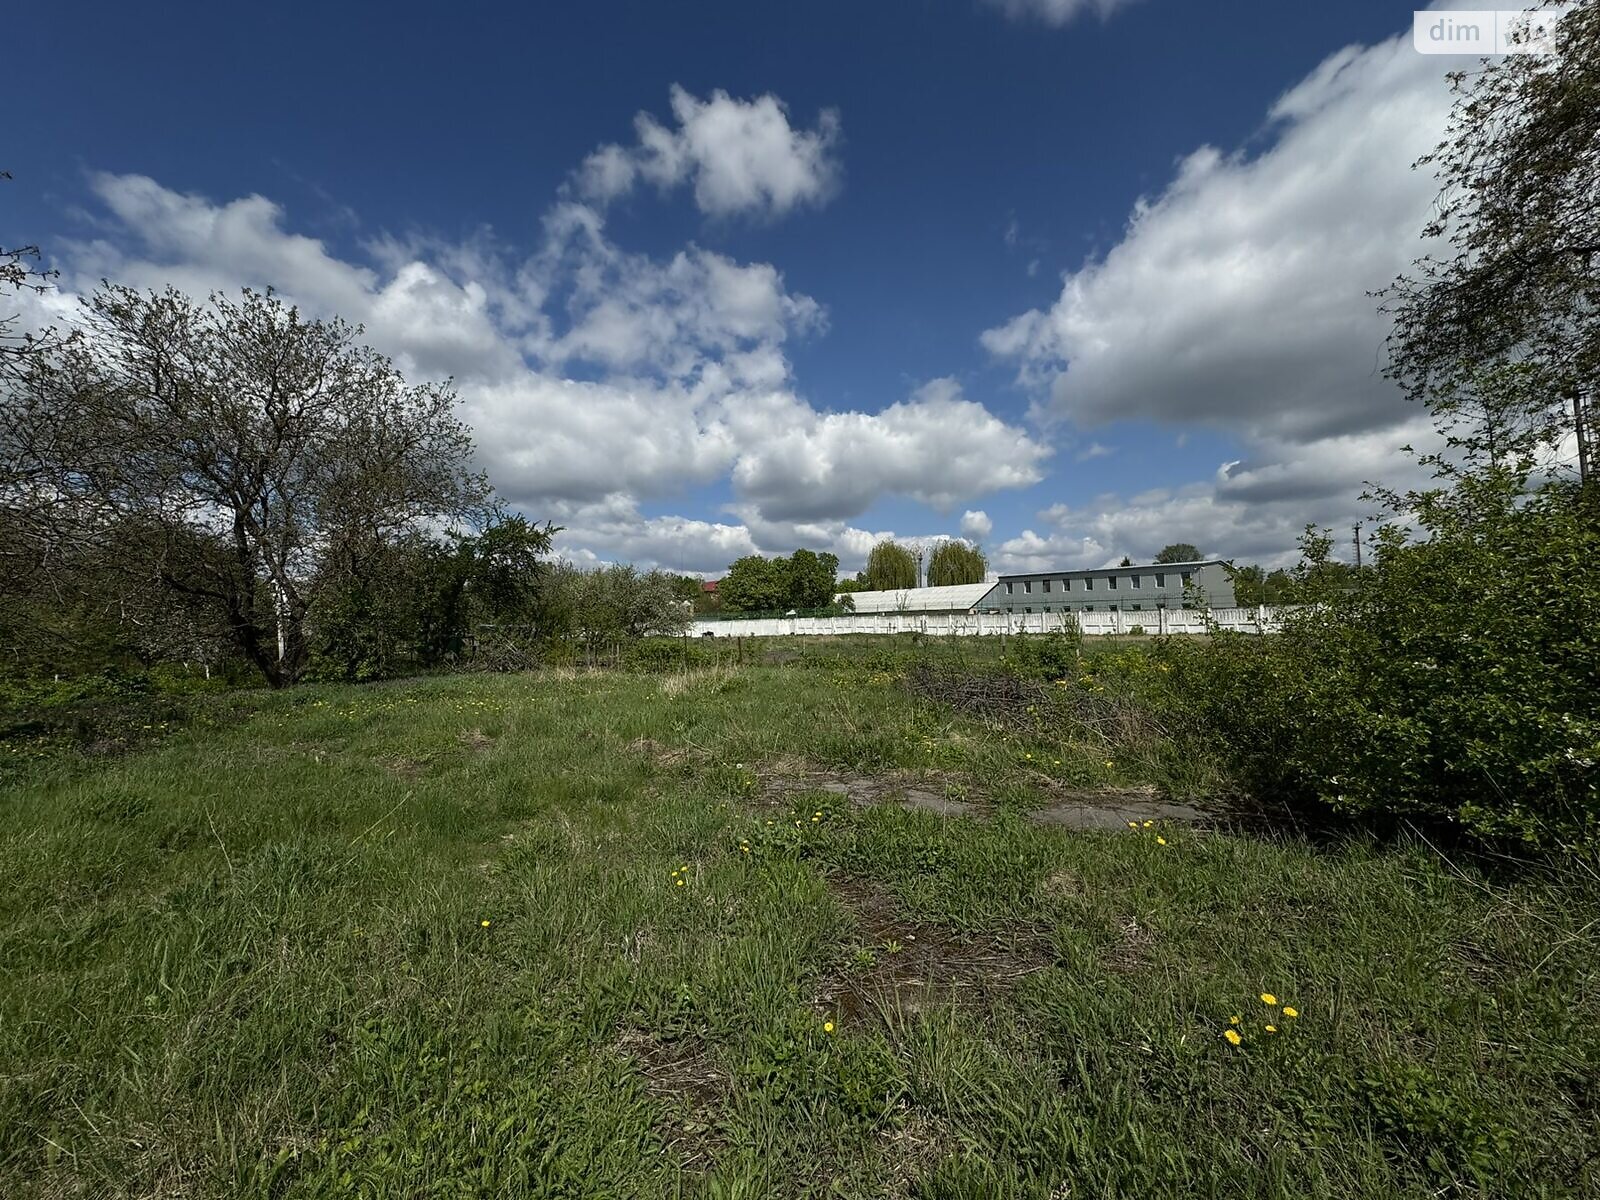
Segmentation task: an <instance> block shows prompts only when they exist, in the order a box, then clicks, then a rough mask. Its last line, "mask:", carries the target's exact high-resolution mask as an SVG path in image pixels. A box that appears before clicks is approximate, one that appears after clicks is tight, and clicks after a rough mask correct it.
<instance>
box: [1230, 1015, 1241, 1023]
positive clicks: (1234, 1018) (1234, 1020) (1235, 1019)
mask: <svg viewBox="0 0 1600 1200" xmlns="http://www.w3.org/2000/svg"><path fill="white" fill-rule="evenodd" d="M1228 1024H1229V1025H1243V1024H1244V1018H1243V1017H1241V1016H1238V1015H1235V1016H1231V1017H1229V1018H1228Z"/></svg>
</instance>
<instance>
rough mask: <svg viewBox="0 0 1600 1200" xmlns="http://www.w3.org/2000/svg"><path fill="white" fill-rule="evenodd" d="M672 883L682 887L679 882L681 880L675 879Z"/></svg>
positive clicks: (681, 881) (681, 882) (681, 883)
mask: <svg viewBox="0 0 1600 1200" xmlns="http://www.w3.org/2000/svg"><path fill="white" fill-rule="evenodd" d="M673 882H674V883H676V884H677V885H678V886H679V887H682V886H683V880H681V879H675V880H673Z"/></svg>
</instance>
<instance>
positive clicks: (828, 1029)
mask: <svg viewBox="0 0 1600 1200" xmlns="http://www.w3.org/2000/svg"><path fill="white" fill-rule="evenodd" d="M822 1032H823V1033H832V1032H833V1022H832V1021H824V1022H823V1023H822Z"/></svg>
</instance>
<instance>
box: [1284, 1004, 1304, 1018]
mask: <svg viewBox="0 0 1600 1200" xmlns="http://www.w3.org/2000/svg"><path fill="white" fill-rule="evenodd" d="M1283 1015H1284V1016H1286V1017H1288V1018H1289V1019H1290V1020H1291V1021H1292V1020H1294V1018H1296V1017H1298V1016H1299V1015H1300V1010H1299V1009H1298V1008H1290V1007H1289V1006H1288V1005H1287V1004H1285V1005H1284V1006H1283Z"/></svg>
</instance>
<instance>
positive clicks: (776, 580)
mask: <svg viewBox="0 0 1600 1200" xmlns="http://www.w3.org/2000/svg"><path fill="white" fill-rule="evenodd" d="M838 571H839V560H838V558H837V557H836V556H834V555H832V554H826V553H824V554H817V553H816V552H815V551H812V550H804V549H802V550H796V551H795V552H794V554H792V555H791V556H790V557H788V558H765V557H763V556H761V555H759V554H750V555H746V556H745V557H744V558H741V559H739V560H738V561H737V562H735V563H733V564H732V565H731V566H730V567H729V568H728V573H727V574H726V575H725V576H723V578H722V582H721V583H719V584H718V585H717V592H718V594H719V595H720V596H721V598H722V603H723V606H724V607H725V608H727V609H728V610H729V611H730V612H745V613H753V612H788V611H789V610H790V609H804V610H809V609H818V608H825V607H827V606H828V605H829V604H831V603H832V602H833V596H834V591H835V576H836V575H837V574H838Z"/></svg>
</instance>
